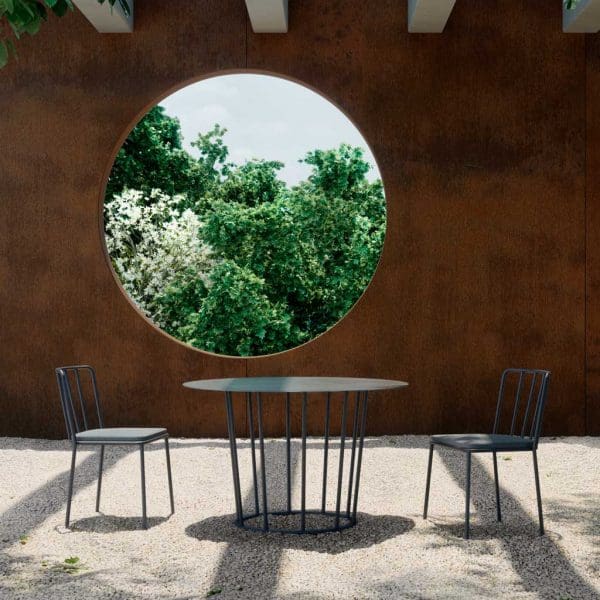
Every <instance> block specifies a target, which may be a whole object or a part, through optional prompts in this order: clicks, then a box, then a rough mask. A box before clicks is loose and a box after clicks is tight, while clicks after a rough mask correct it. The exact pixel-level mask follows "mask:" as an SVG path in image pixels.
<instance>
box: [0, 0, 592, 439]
mask: <svg viewBox="0 0 600 600" xmlns="http://www.w3.org/2000/svg"><path fill="white" fill-rule="evenodd" d="M405 5H406V3H402V2H398V1H397V0H378V2H377V3H367V2H363V1H362V0H339V1H332V0H329V1H328V2H322V1H320V0H302V2H299V1H295V2H290V31H289V33H288V34H286V35H255V34H253V33H252V31H251V28H250V26H249V23H248V20H247V14H246V10H245V6H244V2H243V0H202V1H200V2H188V1H185V0H178V1H173V2H170V3H159V2H140V3H137V4H136V30H135V33H134V34H132V35H100V34H97V33H96V32H95V31H94V30H93V29H92V27H91V26H90V25H89V24H88V23H87V22H86V21H85V19H84V18H83V17H82V16H80V15H79V14H77V13H75V14H72V15H69V16H67V17H66V18H64V19H62V20H57V19H53V20H52V21H51V23H50V24H49V25H48V26H45V27H43V28H42V31H41V32H40V33H39V34H38V35H37V36H35V38H30V39H26V40H24V41H23V42H22V43H20V45H19V48H20V60H19V62H14V63H13V64H11V65H10V66H9V67H7V68H6V69H4V70H3V71H2V72H0V114H1V115H2V116H1V118H0V139H1V141H2V152H0V173H1V178H0V278H1V286H0V317H1V323H0V407H1V409H2V413H1V414H2V419H1V420H0V423H1V425H0V434H3V435H23V436H34V437H41V436H49V437H59V436H62V435H63V427H64V425H63V421H62V416H61V414H60V412H59V404H58V397H57V391H56V384H55V381H54V379H53V368H54V367H55V366H57V365H61V364H66V363H73V362H88V363H91V364H94V365H96V367H97V370H98V375H99V378H100V382H101V385H102V389H101V391H102V392H103V396H104V401H105V405H106V412H107V421H108V422H109V423H111V424H123V425H125V424H133V423H137V424H147V425H152V424H164V425H165V426H167V427H168V428H169V429H170V430H171V432H172V433H173V434H174V435H186V436H201V435H207V436H216V435H224V434H225V418H224V410H223V406H222V400H221V398H220V397H218V396H217V397H215V396H214V395H210V394H207V395H202V394H200V393H198V392H192V391H190V390H185V389H183V388H182V387H181V382H182V381H185V380H187V379H197V378H204V377H219V376H242V375H246V374H247V375H267V374H268V375H273V374H286V375H289V374H294V375H323V374H330V375H353V376H360V375H364V376H377V377H390V378H398V379H404V380H407V381H409V382H410V384H411V386H410V387H409V388H408V389H406V390H402V391H399V392H394V393H391V392H390V393H386V394H380V395H378V396H374V398H373V401H372V403H371V409H370V420H369V430H370V432H371V433H373V434H383V433H428V432H440V431H459V430H464V429H475V430H484V431H485V430H488V429H489V427H490V425H491V421H492V417H493V415H492V413H493V407H494V402H495V393H496V386H497V378H498V375H499V373H500V371H501V370H502V369H503V368H504V367H506V366H509V365H513V366H521V365H527V366H532V367H540V368H548V369H551V370H552V372H553V381H552V384H551V391H550V397H549V404H548V413H547V420H546V427H545V432H546V433H555V434H558V433H563V434H583V433H585V432H586V431H587V432H589V433H592V432H595V433H600V425H599V420H600V408H599V402H598V398H600V377H598V375H597V373H599V372H600V343H598V341H597V340H596V338H597V337H598V335H597V333H598V331H599V328H600V317H598V316H597V314H600V313H598V311H599V310H600V301H599V294H600V284H599V283H598V282H599V281H600V235H599V234H598V233H595V232H594V231H593V229H594V227H595V225H598V224H599V221H600V216H598V215H596V214H595V213H598V209H595V207H594V203H596V204H598V202H600V201H598V200H597V198H596V197H597V196H598V193H599V192H600V187H599V186H600V176H599V175H598V173H599V172H600V108H598V109H595V108H594V107H593V95H594V91H598V93H600V59H598V56H599V55H600V43H598V42H596V41H595V38H593V37H590V38H588V40H587V41H588V51H587V64H586V39H585V37H584V36H582V35H573V34H571V35H566V34H562V33H561V12H560V11H561V7H560V3H559V2H554V1H551V0H548V1H547V2H535V3H532V2H527V3H526V2H514V1H512V0H498V1H490V2H486V7H485V10H484V9H483V8H482V6H481V3H480V2H475V0H462V1H461V2H458V3H457V5H456V8H455V10H454V13H453V15H452V17H451V19H450V22H449V23H448V26H447V29H446V31H445V33H444V34H443V35H417V34H411V35H409V34H408V33H407V32H406V6H405ZM241 69H251V70H257V71H266V72H271V73H276V74H281V75H283V76H286V77H291V78H294V79H296V80H298V81H301V82H304V83H305V84H307V85H309V86H311V87H313V88H315V89H317V90H319V91H320V92H322V93H323V94H325V96H327V97H328V98H330V99H331V100H333V101H334V102H335V103H337V104H338V105H339V106H340V107H341V108H342V109H343V110H344V111H345V112H346V113H347V114H348V115H349V116H350V117H351V118H352V119H353V120H354V122H355V123H356V125H357V126H358V127H359V129H360V130H361V131H362V132H363V134H364V136H365V137H366V139H367V141H368V142H369V143H370V144H371V146H372V148H373V151H374V154H375V156H376V158H377V160H378V162H379V166H380V169H381V173H382V176H383V179H384V184H385V189H386V196H387V201H388V232H387V237H386V242H385V248H384V252H383V256H382V259H381V264H380V266H379V269H378V271H377V273H376V275H375V278H374V280H373V282H372V284H371V285H370V287H369V288H368V290H367V291H366V293H365V294H364V296H363V297H362V298H361V300H360V301H359V302H358V304H357V305H356V306H355V308H354V309H353V310H352V312H351V313H350V314H349V315H348V316H347V317H346V318H345V319H344V320H342V321H341V322H340V323H339V324H338V325H336V326H335V327H334V328H333V329H332V330H330V331H329V332H327V333H326V334H325V335H323V336H321V337H319V338H318V339H316V340H314V341H313V342H311V343H309V344H307V345H305V346H303V347H300V348H297V349H295V350H292V351H289V352H285V353H282V354H280V355H275V356H272V357H263V358H253V359H248V360H243V359H229V358H224V357H215V356H211V355H208V354H206V353H202V352H199V351H196V350H193V349H190V348H187V347H185V346H183V345H182V344H179V343H177V342H175V341H173V340H172V339H170V338H168V337H167V336H165V335H164V334H162V333H161V332H159V331H158V330H156V329H155V328H154V327H153V326H152V325H150V324H149V323H148V322H146V321H145V320H144V319H143V318H142V317H141V316H140V314H139V313H138V312H137V311H136V310H135V309H134V308H133V307H132V305H131V304H130V303H129V301H128V300H127V299H126V298H125V297H124V295H123V293H122V292H121V290H120V288H119V285H118V284H117V282H116V281H115V278H114V276H113V274H112V271H111V269H110V267H109V264H108V261H107V259H106V255H105V250H104V242H103V238H102V232H101V229H102V223H101V196H102V190H103V187H104V182H105V179H106V176H107V173H108V171H109V169H110V165H111V162H112V158H113V157H114V154H115V152H116V150H117V148H118V146H119V145H120V142H121V141H122V140H123V139H124V136H125V135H126V133H127V132H128V130H129V128H130V127H131V126H132V125H133V124H134V123H135V121H136V120H137V118H139V117H140V116H141V114H143V112H144V111H145V110H146V109H147V108H148V107H149V106H151V105H152V104H153V103H154V102H155V101H156V100H157V99H159V98H161V97H163V96H165V95H166V94H167V93H168V92H170V91H172V90H173V89H174V88H176V87H178V86H180V85H182V84H184V83H185V82H187V81H191V80H193V79H199V78H202V77H204V76H207V75H209V74H214V73H217V72H220V71H228V70H229V71H230V70H241ZM586 77H587V87H586ZM586 93H587V103H586ZM586 106H587V113H586ZM599 107H600V103H599ZM586 114H587V117H586ZM586 131H588V135H587V138H586ZM586 157H587V163H586ZM586 164H587V179H586ZM599 206H600V204H599ZM586 209H587V211H586ZM599 215H600V213H599ZM595 228H596V229H598V227H597V226H596V227H595ZM586 258H587V262H586ZM586 266H587V270H586ZM586 298H587V310H586ZM586 342H587V346H586ZM586 348H587V354H586ZM586 367H587V369H588V371H587V373H588V375H589V376H587V377H586ZM319 406H320V405H319V403H318V402H315V405H314V410H312V411H311V413H312V421H311V430H312V431H318V430H319V429H320V428H321V427H322V411H321V410H320V409H319ZM268 408H269V411H268V420H269V424H268V425H269V426H268V431H269V432H270V433H276V432H280V431H281V428H282V420H281V416H282V415H281V411H280V410H278V408H277V405H276V404H275V403H272V402H269V403H268ZM239 416H240V419H242V418H243V417H242V415H241V414H240V415H239ZM586 418H587V424H586Z"/></svg>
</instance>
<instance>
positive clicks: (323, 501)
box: [321, 393, 331, 513]
mask: <svg viewBox="0 0 600 600" xmlns="http://www.w3.org/2000/svg"><path fill="white" fill-rule="evenodd" d="M330 405H331V393H327V401H326V403H325V441H324V449H323V493H322V495H321V512H322V513H324V512H325V510H326V509H327V459H328V454H329V411H330Z"/></svg>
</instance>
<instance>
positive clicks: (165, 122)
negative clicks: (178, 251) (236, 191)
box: [106, 106, 228, 209]
mask: <svg viewBox="0 0 600 600" xmlns="http://www.w3.org/2000/svg"><path fill="white" fill-rule="evenodd" d="M225 131H226V130H225V129H223V128H221V127H219V125H215V126H214V127H213V129H212V130H210V131H209V132H208V133H206V134H204V135H199V136H198V139H197V140H196V141H195V142H192V145H193V146H195V147H196V148H197V149H198V151H199V153H200V158H199V159H195V158H194V157H192V156H191V155H190V154H189V152H187V151H186V150H185V149H184V148H183V146H182V137H181V124H180V122H179V119H177V118H175V117H170V116H169V115H167V114H166V112H165V109H164V108H163V107H162V106H155V107H153V108H152V109H150V111H148V113H147V114H146V115H145V116H144V118H143V119H142V120H141V121H140V122H139V123H138V124H137V125H136V126H135V127H134V128H133V130H132V131H131V133H130V134H129V136H128V137H127V139H126V140H125V142H124V143H123V146H122V147H121V148H120V150H119V152H118V153H117V156H116V158H115V163H114V165H113V168H112V170H111V173H110V176H109V178H108V184H107V186H106V201H107V202H110V201H111V200H112V198H114V197H115V196H116V195H117V194H120V193H122V192H123V191H124V190H127V189H130V190H137V191H141V192H143V193H144V194H146V195H147V196H148V197H150V196H149V195H150V192H151V191H152V190H154V189H157V190H160V191H161V192H163V193H164V194H168V195H169V196H174V195H176V194H181V195H182V198H181V200H180V202H181V206H180V208H182V209H185V208H189V207H192V206H194V205H195V204H196V203H198V202H200V201H201V200H202V199H203V198H204V196H205V195H206V193H207V192H208V190H209V189H210V188H211V187H212V186H213V185H214V184H215V183H216V182H218V181H219V180H220V178H221V176H222V175H223V174H224V173H226V172H227V165H226V164H225V161H226V159H227V154H228V150H227V147H226V146H225V145H224V143H223V136H224V135H225Z"/></svg>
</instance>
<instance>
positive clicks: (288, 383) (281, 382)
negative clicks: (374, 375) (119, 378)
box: [183, 377, 408, 393]
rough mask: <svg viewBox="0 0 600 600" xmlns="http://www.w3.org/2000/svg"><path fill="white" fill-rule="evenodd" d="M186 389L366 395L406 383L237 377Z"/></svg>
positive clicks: (204, 381)
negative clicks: (366, 393)
mask: <svg viewBox="0 0 600 600" xmlns="http://www.w3.org/2000/svg"><path fill="white" fill-rule="evenodd" d="M183 385H184V386H185V387H188V388H191V389H193V390H204V391H213V392H265V393H267V392H290V393H293V392H307V393H309V392H367V391H373V390H391V389H396V388H402V387H406V386H407V385H408V383H406V382H405V381H394V380H392V379H368V378H364V377H236V378H230V379H200V380H198V381H186V382H185V383H184V384H183Z"/></svg>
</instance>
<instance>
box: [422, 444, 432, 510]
mask: <svg viewBox="0 0 600 600" xmlns="http://www.w3.org/2000/svg"><path fill="white" fill-rule="evenodd" d="M432 462H433V444H429V462H428V464H427V483H426V484H425V505H424V507H423V518H424V519H426V518H427V508H428V506H429V488H430V486H431V465H432Z"/></svg>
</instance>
